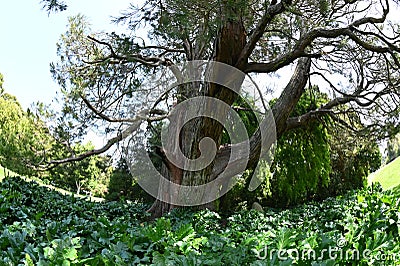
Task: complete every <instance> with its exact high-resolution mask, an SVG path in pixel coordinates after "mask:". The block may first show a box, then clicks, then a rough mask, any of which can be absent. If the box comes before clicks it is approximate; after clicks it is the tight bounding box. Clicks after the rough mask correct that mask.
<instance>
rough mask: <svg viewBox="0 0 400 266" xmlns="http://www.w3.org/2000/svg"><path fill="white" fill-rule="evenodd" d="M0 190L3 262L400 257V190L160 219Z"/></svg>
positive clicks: (373, 260) (310, 261) (55, 196)
mask: <svg viewBox="0 0 400 266" xmlns="http://www.w3.org/2000/svg"><path fill="white" fill-rule="evenodd" d="M0 193H1V194H0V232H1V234H0V265H148V264H153V265H292V264H298V265H334V264H335V263H339V265H347V264H348V265H400V264H399V261H400V258H399V255H398V254H400V244H399V243H400V238H399V230H400V210H399V205H400V199H399V189H395V190H388V191H382V189H381V188H380V187H377V186H375V187H374V188H367V189H365V190H361V191H358V192H356V193H349V194H348V195H346V196H343V197H339V198H335V199H333V198H331V199H327V200H325V201H324V202H315V203H310V204H306V205H302V206H299V207H296V208H293V209H288V210H274V209H266V210H265V212H263V213H261V212H257V211H254V210H251V211H241V212H236V213H234V214H231V215H228V216H220V215H218V214H216V213H214V212H211V211H197V212H194V211H188V210H184V209H177V210H175V211H174V212H172V213H171V214H170V215H168V216H166V217H163V218H160V219H158V220H156V221H146V220H147V215H146V214H145V212H144V210H145V209H146V208H147V207H148V206H145V205H143V204H138V203H122V202H91V201H85V200H84V199H80V198H75V197H73V196H67V195H62V194H60V193H58V192H56V191H53V190H50V189H49V188H47V187H42V186H39V185H38V184H37V183H36V182H33V181H32V182H26V181H24V180H23V179H21V178H17V177H6V178H4V180H3V181H2V182H1V183H0ZM396 256H397V257H396Z"/></svg>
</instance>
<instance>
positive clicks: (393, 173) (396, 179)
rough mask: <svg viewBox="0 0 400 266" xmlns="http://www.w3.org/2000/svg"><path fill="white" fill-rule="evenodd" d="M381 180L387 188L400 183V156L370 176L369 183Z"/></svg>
mask: <svg viewBox="0 0 400 266" xmlns="http://www.w3.org/2000/svg"><path fill="white" fill-rule="evenodd" d="M372 182H379V183H380V184H381V186H382V188H383V189H385V190H387V189H390V188H393V187H396V186H398V185H400V157H399V158H397V159H395V160H394V161H392V162H391V163H389V164H388V165H385V166H384V167H382V168H381V169H379V170H378V171H376V172H374V173H372V174H371V175H370V176H369V177H368V184H372Z"/></svg>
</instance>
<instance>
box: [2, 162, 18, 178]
mask: <svg viewBox="0 0 400 266" xmlns="http://www.w3.org/2000/svg"><path fill="white" fill-rule="evenodd" d="M6 175H10V176H16V174H15V173H14V172H11V171H10V170H8V169H5V168H4V167H3V166H1V165H0V181H1V180H2V179H3V178H4V177H5V176H6Z"/></svg>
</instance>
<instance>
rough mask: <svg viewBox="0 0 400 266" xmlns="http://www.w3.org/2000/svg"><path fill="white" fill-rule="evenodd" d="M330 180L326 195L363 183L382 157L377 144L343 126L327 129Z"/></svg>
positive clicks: (357, 186) (378, 165) (376, 168)
mask: <svg viewBox="0 0 400 266" xmlns="http://www.w3.org/2000/svg"><path fill="white" fill-rule="evenodd" d="M330 132H331V141H330V147H331V162H332V169H333V171H332V173H331V176H330V177H331V182H330V184H329V189H328V191H327V194H328V195H339V194H342V193H344V192H345V191H347V190H349V189H357V188H361V187H363V186H365V184H366V179H367V177H368V175H369V174H370V173H372V172H374V171H376V170H378V169H379V167H380V165H381V161H382V156H381V153H380V150H379V147H378V144H377V143H376V142H375V141H374V140H373V139H370V138H368V137H364V138H362V137H360V136H357V135H355V134H353V133H352V132H351V131H349V130H347V129H342V128H340V127H336V128H331V130H330Z"/></svg>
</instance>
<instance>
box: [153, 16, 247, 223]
mask: <svg viewBox="0 0 400 266" xmlns="http://www.w3.org/2000/svg"><path fill="white" fill-rule="evenodd" d="M222 13H223V14H226V16H225V17H222V20H223V23H222V24H221V25H222V26H221V29H220V31H219V35H218V36H217V40H216V42H215V47H214V51H215V55H214V60H215V61H218V62H222V63H225V64H228V65H232V66H234V65H235V63H236V61H237V60H238V58H239V56H240V54H241V52H242V49H243V47H244V46H245V43H246V33H245V29H244V26H243V23H242V20H241V19H240V16H239V15H238V14H236V13H235V12H234V11H233V10H231V9H230V10H224V12H222ZM214 74H217V73H214ZM242 82H243V80H242V79H238V80H234V81H233V86H238V88H240V86H241V83H242ZM198 85H199V84H192V87H191V88H189V89H188V87H187V86H188V85H186V86H184V87H183V88H180V89H181V93H182V94H183V95H184V96H185V97H184V98H191V97H194V96H199V95H198V94H199V93H198V92H199V90H198V89H197V88H195V87H196V86H198ZM203 85H204V87H203V90H202V94H201V95H202V96H208V97H213V98H216V99H220V100H222V101H224V102H225V103H226V104H228V105H232V104H233V102H234V101H235V99H236V97H237V95H236V94H235V93H234V92H233V91H232V90H230V89H228V88H224V87H222V86H219V85H217V84H203ZM189 86H190V85H189ZM196 92H197V94H196ZM183 100H184V99H183ZM206 106H207V105H206V104H204V105H203V106H198V107H199V109H200V110H198V113H199V114H201V113H202V110H201V108H206ZM216 108H217V109H216V110H215V112H225V110H223V109H220V110H219V109H218V107H217V106H216ZM177 128H179V126H178V127H177ZM223 129H224V128H223V125H221V124H220V123H219V122H217V121H215V120H214V119H211V118H207V117H199V118H196V119H193V120H192V121H190V122H188V123H187V124H186V125H185V126H183V128H182V131H181V132H176V134H178V135H179V136H180V137H179V138H180V141H179V142H180V147H175V148H178V149H181V150H182V152H183V154H184V155H185V156H186V157H187V158H189V159H197V158H198V157H199V156H200V150H199V143H200V141H201V140H203V139H204V138H211V139H212V140H214V142H215V144H216V147H217V148H218V147H220V143H221V137H222V134H223ZM164 162H165V166H166V167H164V171H163V175H164V176H168V177H169V180H170V181H172V182H174V183H177V184H180V185H184V186H195V185H202V184H206V183H208V182H209V181H211V180H212V179H213V178H215V175H212V172H213V168H214V165H215V162H212V163H211V164H209V165H208V166H207V167H205V168H204V169H202V170H199V171H187V170H183V169H180V168H178V167H176V166H174V165H173V164H171V163H170V162H169V161H168V160H166V159H165V160H164ZM167 172H168V173H167ZM159 191H160V193H170V195H169V197H173V196H174V195H173V194H174V193H178V192H176V191H169V189H168V188H167V187H165V186H163V185H160V188H159ZM206 193H207V192H206ZM209 193H210V192H209ZM211 193H212V192H211ZM187 196H188V197H199V198H202V199H207V198H208V197H209V195H187ZM174 207H175V206H172V205H170V204H167V203H163V202H160V201H156V202H155V203H154V204H153V206H152V207H151V208H150V210H149V211H150V212H151V213H152V216H153V217H158V216H161V215H163V214H164V213H166V212H169V211H170V210H172V209H173V208H174ZM198 208H210V209H215V204H214V203H213V202H210V203H208V204H205V205H204V206H198Z"/></svg>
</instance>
